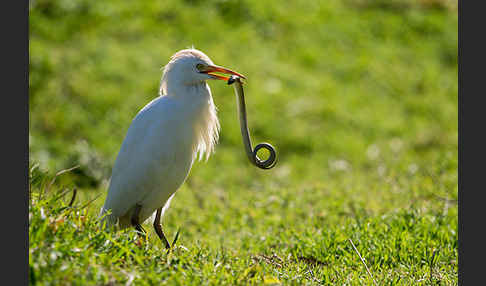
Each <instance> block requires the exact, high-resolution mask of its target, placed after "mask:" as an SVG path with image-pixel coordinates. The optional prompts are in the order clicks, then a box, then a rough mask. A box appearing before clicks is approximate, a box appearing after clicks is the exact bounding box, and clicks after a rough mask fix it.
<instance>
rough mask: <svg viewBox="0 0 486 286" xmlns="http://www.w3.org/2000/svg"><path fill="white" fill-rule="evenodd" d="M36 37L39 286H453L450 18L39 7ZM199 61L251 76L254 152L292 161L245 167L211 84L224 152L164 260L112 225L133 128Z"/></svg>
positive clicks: (191, 5) (184, 4)
mask: <svg viewBox="0 0 486 286" xmlns="http://www.w3.org/2000/svg"><path fill="white" fill-rule="evenodd" d="M29 21H30V27H29V31H30V45H29V49H30V73H29V108H30V124H29V126H30V130H29V135H30V138H29V139H30V140H29V150H30V159H31V164H30V167H31V168H30V179H29V183H30V192H31V198H30V205H29V267H30V274H29V275H30V278H31V279H30V282H31V284H32V285H34V284H38V285H126V284H132V285H154V284H155V285H158V284H160V283H165V284H184V285H186V284H189V285H199V284H208V285H216V284H227V285H235V284H263V283H266V284H279V283H281V284H285V285H301V284H309V285H318V284H327V285H336V284H337V285H343V284H347V285H363V284H364V285H431V284H439V285H456V284H457V229H458V228H457V148H458V145H457V134H458V133H457V118H458V113H457V89H458V82H457V7H456V6H454V5H453V3H452V2H450V1H425V0H422V1H418V0H416V1H412V0H409V1H405V0H395V1H380V0H373V1H359V0H346V1H322V2H321V3H319V2H312V3H309V2H308V1H292V2H289V3H287V4H286V5H282V3H281V2H279V1H265V2H263V1H251V0H247V1H216V0H214V1H204V2H203V1H161V2H156V1H154V2H143V1H138V2H126V1H110V2H106V1H105V2H103V1H77V2H71V1H51V0H37V1H31V2H30V16H29ZM192 44H194V45H195V47H196V48H198V49H201V50H202V51H204V52H206V53H207V54H208V55H209V56H210V57H211V58H212V59H213V61H214V62H215V63H216V64H219V65H223V66H226V67H229V68H231V69H234V70H236V71H238V72H241V73H243V74H245V75H246V76H247V77H248V78H249V80H248V84H247V85H246V86H245V93H246V100H247V109H248V119H249V127H250V132H251V135H252V139H253V141H254V142H255V143H256V142H262V141H268V142H270V143H272V145H274V146H275V147H276V148H277V152H278V155H277V156H278V160H279V161H278V164H277V166H276V167H275V168H274V169H271V170H267V171H263V170H259V169H257V168H255V167H253V166H251V165H250V164H249V163H248V162H247V159H246V157H245V154H244V152H243V148H242V145H241V138H240V133H239V125H238V119H237V115H236V106H235V105H236V102H235V99H234V95H233V90H232V87H228V86H227V85H225V84H223V83H216V82H214V83H210V85H211V88H212V91H213V97H214V101H215V103H216V105H217V106H218V109H219V113H218V114H219V117H220V121H221V125H222V133H221V138H220V143H219V145H218V146H217V151H216V153H215V154H214V155H213V156H212V157H211V158H210V160H209V161H208V162H207V163H203V162H198V163H196V164H195V165H194V167H193V169H192V171H191V175H190V176H189V179H188V180H187V181H186V183H185V184H184V185H183V187H182V188H181V189H180V190H179V191H178V193H177V195H176V196H175V198H174V200H173V201H172V204H171V207H170V209H169V210H168V212H167V213H166V216H165V217H164V219H163V227H164V230H165V232H166V233H167V234H168V236H169V240H172V238H173V236H174V235H175V233H176V231H177V229H178V228H179V227H180V228H181V236H180V237H179V240H178V247H177V248H175V249H174V250H173V252H172V253H170V254H168V255H167V254H166V252H165V250H164V247H163V245H162V243H161V242H160V241H159V240H158V238H157V236H156V234H155V233H154V231H153V230H152V228H151V226H150V223H148V222H147V225H146V226H145V229H147V230H149V231H148V233H149V236H148V242H143V241H142V240H141V239H140V238H139V237H137V235H136V234H135V232H134V231H133V230H128V231H123V232H117V233H107V232H101V231H100V230H99V228H98V225H97V215H98V211H99V208H100V206H101V205H102V203H103V200H104V197H105V196H106V188H107V182H108V180H109V177H110V172H111V167H112V165H113V162H114V160H115V158H116V155H117V152H118V150H119V147H120V144H121V142H122V140H123V137H124V135H125V132H126V130H127V128H128V126H129V124H130V122H131V120H132V118H133V117H134V116H135V114H136V113H137V111H138V110H139V109H140V108H142V107H143V106H144V105H145V104H146V103H147V102H148V101H150V100H151V99H152V98H153V97H154V96H156V94H157V91H158V84H159V81H160V76H161V70H160V68H161V67H162V66H163V65H164V64H165V63H166V62H167V60H168V58H169V57H170V56H171V55H172V54H173V53H174V52H175V51H177V50H179V49H183V48H186V47H188V46H191V45H192ZM75 165H79V168H76V169H74V170H71V171H69V172H66V173H64V174H61V175H59V176H57V177H56V180H55V182H54V183H53V184H52V186H51V187H50V189H49V191H47V192H45V189H46V188H47V186H48V185H49V183H50V182H51V181H52V179H53V178H54V177H55V173H56V172H57V171H59V170H63V169H67V168H70V167H73V166H75ZM73 189H76V190H77V196H76V200H75V202H74V204H73V205H72V206H69V202H70V199H71V194H72V191H73ZM41 194H42V195H41ZM61 194H64V195H63V196H60V195H61ZM353 245H354V246H353ZM360 256H361V257H362V258H363V260H362V259H361V258H360ZM367 268H368V270H369V272H368V270H367Z"/></svg>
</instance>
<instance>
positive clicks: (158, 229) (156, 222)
mask: <svg viewBox="0 0 486 286" xmlns="http://www.w3.org/2000/svg"><path fill="white" fill-rule="evenodd" d="M161 213H162V208H158V209H157V213H156V214H155V220H154V228H155V232H156V233H157V235H158V236H159V238H160V240H162V242H163V243H165V248H167V249H170V243H169V241H168V240H167V238H166V237H165V234H164V231H163V230H162V225H161V224H160V215H161Z"/></svg>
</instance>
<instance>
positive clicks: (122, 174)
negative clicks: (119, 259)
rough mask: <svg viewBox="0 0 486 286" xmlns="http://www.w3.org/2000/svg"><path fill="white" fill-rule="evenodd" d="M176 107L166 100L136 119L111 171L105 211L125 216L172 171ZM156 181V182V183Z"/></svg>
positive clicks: (151, 107)
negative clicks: (173, 120)
mask: <svg viewBox="0 0 486 286" xmlns="http://www.w3.org/2000/svg"><path fill="white" fill-rule="evenodd" d="M175 105H176V103H174V102H171V100H170V98H167V97H165V96H163V97H158V98H156V99H155V100H153V101H152V102H150V103H149V104H147V105H146V106H145V107H144V108H143V109H142V110H141V111H140V112H139V113H138V114H137V116H136V117H135V118H134V119H133V121H132V123H131V125H130V127H129V129H128V131H127V135H126V136H125V139H124V141H123V143H122V146H121V148H120V151H119V153H118V156H117V159H116V162H115V165H114V167H113V170H112V177H111V181H110V187H109V189H108V196H107V198H106V201H105V205H104V207H103V208H104V209H105V210H108V209H111V211H112V214H114V215H115V216H122V215H124V214H125V213H126V212H127V211H128V210H130V208H131V207H133V206H134V205H135V204H136V203H137V202H139V201H141V200H142V199H143V198H144V197H145V196H147V195H148V194H149V193H150V192H151V191H152V190H153V189H154V187H157V186H154V184H156V183H157V182H160V179H163V178H161V176H164V174H165V173H166V172H167V170H168V168H169V167H170V164H169V162H170V160H171V157H173V153H174V152H173V151H174V148H175V146H174V144H175V142H174V140H163V139H164V138H170V137H173V136H174V134H171V132H172V133H173V132H177V131H174V128H173V126H171V124H172V122H171V121H172V120H171V118H173V116H174V114H175V112H176V109H177V108H176V106H175ZM154 178H156V179H154Z"/></svg>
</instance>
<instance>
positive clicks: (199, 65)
mask: <svg viewBox="0 0 486 286" xmlns="http://www.w3.org/2000/svg"><path fill="white" fill-rule="evenodd" d="M196 68H197V70H199V71H201V70H203V69H204V65H203V64H197V65H196Z"/></svg>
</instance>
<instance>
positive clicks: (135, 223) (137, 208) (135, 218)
mask: <svg viewBox="0 0 486 286" xmlns="http://www.w3.org/2000/svg"><path fill="white" fill-rule="evenodd" d="M141 210H142V205H140V204H136V205H135V210H134V211H133V214H132V219H131V223H132V225H133V226H134V227H135V229H136V230H137V231H138V232H141V233H144V234H145V233H146V232H145V229H143V227H142V226H141V225H140V222H139V219H138V217H139V215H140V211H141Z"/></svg>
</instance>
